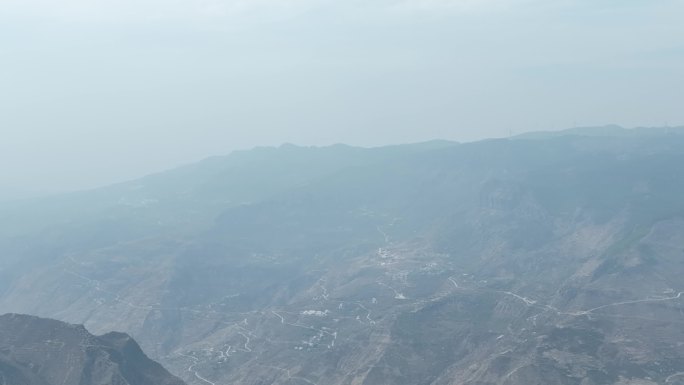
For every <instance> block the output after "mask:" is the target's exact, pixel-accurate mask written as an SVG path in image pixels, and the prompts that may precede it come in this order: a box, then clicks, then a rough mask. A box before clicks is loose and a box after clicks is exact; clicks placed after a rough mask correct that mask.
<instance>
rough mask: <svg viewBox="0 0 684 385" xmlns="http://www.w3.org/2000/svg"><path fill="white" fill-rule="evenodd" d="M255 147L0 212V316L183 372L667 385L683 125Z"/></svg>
mask: <svg viewBox="0 0 684 385" xmlns="http://www.w3.org/2000/svg"><path fill="white" fill-rule="evenodd" d="M591 132H592V135H587V133H586V132H583V131H582V130H576V131H572V132H566V133H561V134H557V133H554V134H535V135H526V136H525V137H521V138H514V139H506V140H490V141H482V142H477V143H469V144H455V143H448V142H431V143H424V144H418V145H407V146H395V147H387V148H376V149H359V148H353V147H347V146H333V147H328V148H301V147H295V146H284V147H281V148H278V149H257V150H254V151H251V152H242V153H236V154H232V155H230V156H227V157H222V158H212V159H209V160H207V161H205V162H201V163H199V164H196V165H192V166H188V167H185V168H182V169H178V170H172V171H170V172H167V173H163V174H160V175H153V176H150V177H148V178H144V179H142V180H138V181H133V182H130V183H127V184H122V185H117V186H112V187H109V188H106V189H101V190H96V191H90V192H83V193H79V194H71V195H65V196H60V197H54V198H50V199H43V200H39V201H34V202H31V203H27V204H26V205H24V206H17V205H14V206H5V207H0V215H1V217H0V234H2V236H1V237H0V252H1V253H2V256H3V257H2V259H0V263H1V265H0V276H2V279H1V280H0V282H1V283H0V311H15V312H25V313H30V314H37V315H43V316H50V317H54V318H58V319H61V320H66V321H69V322H75V323H83V324H85V325H86V327H88V328H89V330H93V331H96V332H104V331H106V330H124V331H126V332H128V333H130V334H131V335H133V336H134V337H135V338H136V339H137V340H139V341H140V343H141V344H142V346H143V347H144V348H145V350H146V351H147V352H149V354H151V356H152V357H153V358H155V359H157V360H159V361H161V362H162V363H163V364H165V366H167V367H168V368H169V369H170V370H171V371H172V372H174V373H175V374H176V375H178V376H181V377H183V379H185V380H186V381H187V382H188V383H192V384H203V385H207V384H216V385H218V384H229V383H240V384H247V385H249V384H254V385H256V384H281V385H293V384H318V385H324V384H340V385H342V384H345V385H346V384H366V385H375V384H395V385H401V384H411V385H414V384H435V385H436V384H454V385H455V384H468V385H475V384H478V385H484V384H492V385H493V384H497V385H523V384H524V385H528V384H544V385H555V384H564V385H565V384H573V385H592V384H595V385H598V384H632V385H648V384H679V383H684V374H682V373H684V344H682V342H681V341H684V335H682V333H683V330H684V329H682V328H681V326H682V323H683V322H684V303H682V302H683V301H684V298H682V293H684V286H683V285H682V284H681V278H680V277H681V276H682V274H684V246H683V245H684V199H682V197H684V168H683V167H681V165H682V164H684V135H682V130H681V129H668V130H656V131H648V130H637V131H625V130H619V129H616V128H609V129H605V130H602V131H591Z"/></svg>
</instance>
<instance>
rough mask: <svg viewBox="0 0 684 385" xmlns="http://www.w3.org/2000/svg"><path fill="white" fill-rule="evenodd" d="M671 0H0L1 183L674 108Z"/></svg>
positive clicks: (84, 178) (34, 184)
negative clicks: (292, 146) (259, 148)
mask: <svg viewBox="0 0 684 385" xmlns="http://www.w3.org/2000/svg"><path fill="white" fill-rule="evenodd" d="M682 20H684V0H557V1H556V0H544V1H535V0H337V1H332V0H194V1H193V0H0V134H1V138H0V188H3V186H13V187H16V188H21V189H73V188H82V187H90V186H96V185H101V184H104V183H109V182H113V181H118V180H122V179H127V178H132V177H136V176H139V175H142V174H146V173H149V172H151V171H155V170H161V169H165V168H169V167H172V166H175V165H178V164H180V163H185V162H189V161H193V160H197V159H201V158H204V157H206V156H209V155H215V154H224V153H228V152H230V151H231V150H234V149H241V148H249V147H252V146H256V145H277V144H280V143H283V142H293V143H298V144H307V145H308V144H330V143H335V142H344V143H350V144H359V145H380V144H390V143H399V142H412V141H419V140H426V139H432V138H445V139H453V140H473V139H478V138H483V137H491V136H504V135H507V134H508V132H509V130H512V131H513V132H522V131H526V130H541V129H559V128H565V127H570V126H572V125H574V124H578V125H602V124H608V123H616V124H621V125H624V126H653V125H662V124H665V123H666V122H668V123H669V124H671V125H675V124H683V123H684V108H683V107H682V102H683V101H684V22H682Z"/></svg>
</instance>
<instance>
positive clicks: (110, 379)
mask: <svg viewBox="0 0 684 385" xmlns="http://www.w3.org/2000/svg"><path fill="white" fill-rule="evenodd" d="M0 381H1V382H0V383H2V384H3V385H183V382H182V381H181V380H180V379H178V378H176V377H174V376H172V375H171V374H170V373H169V372H167V371H166V370H165V369H164V368H163V367H162V366H161V365H159V364H158V363H156V362H154V361H152V360H151V359H149V358H148V357H147V356H146V355H145V353H143V351H142V350H141V349H140V347H139V346H138V344H137V343H136V342H135V341H134V340H133V339H132V338H131V337H129V336H128V335H126V334H123V333H108V334H105V335H102V336H94V335H92V334H90V333H89V332H88V331H87V330H86V329H85V328H84V327H83V326H81V325H71V324H66V323H63V322H60V321H56V320H52V319H45V318H38V317H33V316H28V315H20V314H5V315H2V316H0Z"/></svg>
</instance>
